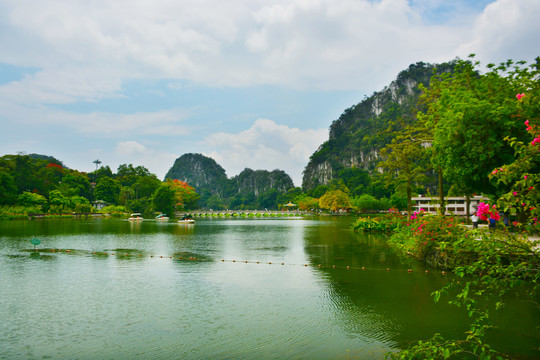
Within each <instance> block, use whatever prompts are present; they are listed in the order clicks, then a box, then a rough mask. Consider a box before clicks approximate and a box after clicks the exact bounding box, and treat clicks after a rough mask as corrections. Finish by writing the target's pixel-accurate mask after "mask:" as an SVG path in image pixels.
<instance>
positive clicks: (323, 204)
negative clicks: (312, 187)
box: [319, 189, 351, 211]
mask: <svg viewBox="0 0 540 360" xmlns="http://www.w3.org/2000/svg"><path fill="white" fill-rule="evenodd" d="M319 206H320V208H321V209H327V210H330V211H338V210H341V209H345V210H346V209H349V208H350V207H351V202H350V200H349V195H347V193H346V192H345V191H343V190H341V189H335V190H329V191H327V192H326V193H325V194H324V195H323V196H321V198H320V199H319Z"/></svg>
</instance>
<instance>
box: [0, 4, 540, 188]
mask: <svg viewBox="0 0 540 360" xmlns="http://www.w3.org/2000/svg"><path fill="white" fill-rule="evenodd" d="M539 15H540V1H538V0H496V1H493V0H452V1H448V0H408V1H407V0H372V1H368V0H227V1H223V0H114V1H110V0H69V1H67V0H0V126H1V127H0V129H1V131H0V156H1V155H6V154H17V153H28V154H30V153H37V154H44V155H49V156H54V157H56V158H57V159H59V160H61V161H62V162H63V163H64V165H65V166H67V167H69V168H71V169H77V170H79V171H85V172H91V171H93V170H95V168H96V167H95V166H96V165H95V164H94V163H93V162H94V160H97V159H99V160H100V161H101V166H105V165H107V166H109V167H110V168H111V169H112V170H113V172H116V169H117V168H118V165H120V164H133V165H134V166H139V165H142V166H144V167H146V168H147V169H148V170H149V171H150V172H152V173H154V174H156V175H157V176H158V177H159V178H160V179H163V177H164V176H165V174H166V172H167V171H168V170H169V169H170V167H171V166H172V165H173V163H174V160H175V159H176V158H178V157H180V156H181V155H183V154H185V153H200V154H203V155H206V156H210V157H212V158H213V159H215V160H216V161H217V162H218V163H219V164H220V165H221V166H223V168H224V169H225V170H226V172H227V176H229V177H232V176H235V175H237V174H238V173H240V172H241V171H242V170H243V169H244V168H251V169H254V170H259V169H263V170H269V171H271V170H274V169H281V170H284V171H286V172H287V173H288V174H289V175H290V176H291V178H292V179H293V181H294V183H295V185H296V186H301V184H302V171H303V170H304V168H305V166H306V165H307V163H308V161H309V157H310V155H311V154H313V152H314V151H315V150H316V149H317V148H318V146H319V145H321V144H322V143H323V142H324V141H326V140H327V139H328V129H329V126H330V125H331V123H332V121H334V120H336V119H338V118H339V116H340V115H341V113H342V112H343V111H344V110H345V109H347V108H349V107H351V106H353V105H355V104H357V103H359V102H360V101H362V99H364V98H365V97H366V96H370V95H371V94H373V92H375V91H380V90H382V89H383V88H384V87H385V86H387V85H389V83H390V82H391V81H392V80H393V79H395V78H396V76H397V74H398V73H399V72H400V71H401V70H404V69H406V68H407V67H408V66H409V65H410V64H412V63H416V62H419V61H423V62H427V63H440V62H444V61H450V60H453V59H455V58H457V57H459V58H462V59H465V58H467V56H468V55H469V54H471V53H474V54H476V59H477V60H479V61H480V62H481V63H482V64H484V65H487V64H488V63H500V62H503V61H506V60H507V59H513V60H525V61H527V62H529V63H531V62H533V61H534V59H535V58H536V57H537V56H540V40H539V39H540V22H539V21H538V16H539Z"/></svg>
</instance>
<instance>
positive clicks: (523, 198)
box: [490, 58, 540, 232]
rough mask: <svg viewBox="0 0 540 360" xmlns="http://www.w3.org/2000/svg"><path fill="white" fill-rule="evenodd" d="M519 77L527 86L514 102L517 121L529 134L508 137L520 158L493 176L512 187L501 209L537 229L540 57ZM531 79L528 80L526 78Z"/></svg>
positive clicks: (501, 201) (521, 225)
mask: <svg viewBox="0 0 540 360" xmlns="http://www.w3.org/2000/svg"><path fill="white" fill-rule="evenodd" d="M519 78H520V79H521V81H522V83H523V84H524V85H525V86H524V87H523V88H522V90H523V91H524V92H522V93H518V94H517V95H516V99H514V101H515V102H516V104H517V113H516V116H515V117H514V119H515V121H516V122H517V123H518V124H520V125H521V123H522V122H523V124H522V125H521V126H522V127H523V128H525V130H526V131H527V133H528V136H527V138H526V139H525V140H524V141H520V140H518V139H516V138H515V137H509V136H507V137H505V139H504V140H505V141H506V142H507V143H508V144H509V145H510V146H512V148H513V149H514V151H515V155H516V159H515V161H513V162H512V163H510V164H506V165H503V166H501V167H498V168H496V169H494V170H493V171H492V172H491V174H490V178H492V179H494V180H495V181H497V182H499V183H502V184H504V185H506V186H508V187H509V189H508V192H507V193H505V194H503V195H502V196H501V197H500V198H499V200H498V202H497V203H498V205H499V208H500V209H501V210H503V211H505V212H507V211H512V210H513V211H515V212H516V215H517V221H516V222H514V226H516V227H518V228H519V229H525V230H529V231H531V232H535V231H538V230H539V227H540V224H539V222H538V218H539V217H540V209H539V208H538V204H540V189H539V187H540V175H539V174H540V82H539V80H540V58H537V62H536V64H534V65H532V66H531V68H530V70H528V69H521V72H520V74H519ZM526 79H528V81H524V80H526Z"/></svg>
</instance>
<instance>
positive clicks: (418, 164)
mask: <svg viewBox="0 0 540 360" xmlns="http://www.w3.org/2000/svg"><path fill="white" fill-rule="evenodd" d="M411 131H412V130H411V128H408V130H406V131H404V132H402V133H401V134H400V135H398V136H397V137H396V138H395V139H394V140H392V143H390V144H389V145H387V146H386V147H384V148H383V149H382V150H381V158H382V161H381V162H380V163H379V165H380V166H381V167H382V168H383V170H384V173H383V175H382V177H383V179H385V181H386V183H387V184H388V186H394V187H395V189H396V190H397V191H404V192H405V193H406V194H407V215H408V217H409V218H410V217H411V214H412V200H411V199H412V193H413V190H414V189H416V188H417V187H418V186H419V185H420V184H422V183H423V182H425V181H426V180H427V177H426V173H427V172H428V170H429V169H430V167H429V161H428V157H427V154H428V153H427V151H426V149H425V147H424V146H423V144H422V142H420V141H417V140H415V139H414V138H413V137H412V136H411Z"/></svg>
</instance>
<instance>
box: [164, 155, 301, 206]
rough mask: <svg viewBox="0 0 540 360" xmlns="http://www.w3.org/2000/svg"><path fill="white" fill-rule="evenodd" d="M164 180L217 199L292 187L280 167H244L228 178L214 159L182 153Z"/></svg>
mask: <svg viewBox="0 0 540 360" xmlns="http://www.w3.org/2000/svg"><path fill="white" fill-rule="evenodd" d="M165 179H178V180H182V181H185V182H187V183H188V184H189V185H191V186H193V187H195V189H196V190H197V192H198V193H203V195H204V196H203V197H209V196H212V195H216V196H218V197H220V198H227V197H232V196H235V195H236V194H254V195H255V196H259V195H260V194H263V193H265V192H267V191H269V190H271V189H274V190H277V191H278V192H281V193H284V192H286V191H288V190H289V189H291V188H293V187H294V184H293V182H292V179H291V177H290V176H289V175H287V174H286V173H285V172H284V171H282V170H274V171H271V172H270V171H266V170H251V169H244V171H242V172H241V173H240V174H238V175H237V176H235V177H233V178H231V179H228V178H227V176H226V174H225V170H224V169H223V168H222V167H221V166H220V165H219V164H218V163H216V161H215V160H214V159H211V158H209V157H206V156H204V155H201V154H184V155H182V156H181V157H179V158H178V159H176V161H175V162H174V165H173V166H172V167H171V169H170V170H169V171H168V172H167V175H165Z"/></svg>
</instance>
